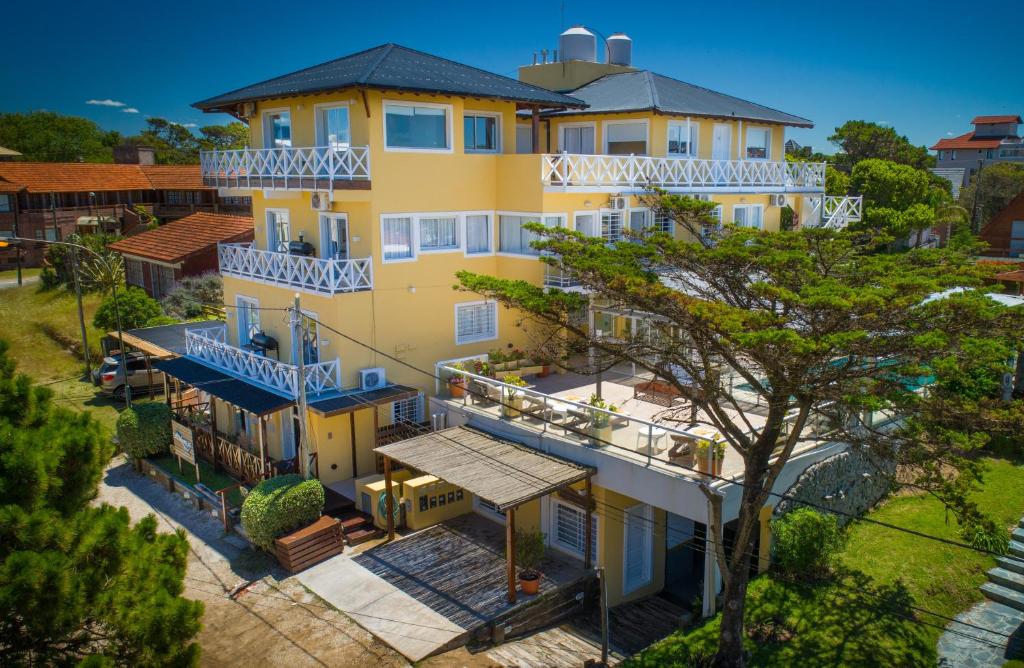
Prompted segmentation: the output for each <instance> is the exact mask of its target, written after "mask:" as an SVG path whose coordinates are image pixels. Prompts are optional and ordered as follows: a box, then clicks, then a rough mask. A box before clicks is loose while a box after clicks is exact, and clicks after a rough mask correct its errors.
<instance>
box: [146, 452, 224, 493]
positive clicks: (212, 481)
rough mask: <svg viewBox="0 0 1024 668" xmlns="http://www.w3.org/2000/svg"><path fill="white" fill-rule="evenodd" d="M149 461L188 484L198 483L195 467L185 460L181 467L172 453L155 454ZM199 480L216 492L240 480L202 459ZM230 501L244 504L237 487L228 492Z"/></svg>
mask: <svg viewBox="0 0 1024 668" xmlns="http://www.w3.org/2000/svg"><path fill="white" fill-rule="evenodd" d="M149 461H151V462H152V463H154V464H156V465H157V466H159V467H160V468H162V469H163V470H164V471H166V472H167V473H169V474H171V475H172V476H174V477H175V478H178V479H179V480H181V481H182V482H184V483H186V484H188V485H195V484H196V469H195V467H194V466H192V465H191V464H189V463H188V462H185V461H183V462H182V463H181V468H180V469H179V468H178V458H177V457H175V456H174V455H172V454H170V453H164V454H161V455H155V456H153V457H150V458H149ZM199 482H201V483H203V485H205V486H206V487H209V488H210V489H212V490H213V491H215V492H216V491H217V490H219V489H224V488H225V487H228V486H230V485H234V484H236V483H237V482H238V481H237V480H235V479H233V478H232V477H231V476H229V475H228V474H226V473H219V472H217V471H214V470H213V466H211V465H210V464H208V463H207V462H205V461H203V460H201V459H200V460H199ZM228 503H229V504H231V505H233V506H240V505H242V495H241V493H240V492H239V491H238V489H237V488H236V489H234V490H232V491H231V492H230V493H228Z"/></svg>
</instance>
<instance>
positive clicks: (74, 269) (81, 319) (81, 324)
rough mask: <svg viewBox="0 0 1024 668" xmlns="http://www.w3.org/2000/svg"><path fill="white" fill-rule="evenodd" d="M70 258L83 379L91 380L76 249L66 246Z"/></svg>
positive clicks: (126, 382)
mask: <svg viewBox="0 0 1024 668" xmlns="http://www.w3.org/2000/svg"><path fill="white" fill-rule="evenodd" d="M68 250H69V251H70V254H69V255H70V257H71V276H72V277H73V279H74V282H75V299H77V300H78V325H79V327H80V328H81V330H82V357H84V358H85V377H86V379H87V380H88V379H91V377H92V367H91V365H90V363H89V338H88V337H87V336H86V330H85V310H84V309H83V308H82V281H81V280H80V279H79V276H78V249H77V248H75V247H74V246H68ZM127 387H128V372H127V369H126V370H125V388H126V389H125V391H127Z"/></svg>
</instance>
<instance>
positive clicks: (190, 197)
mask: <svg viewBox="0 0 1024 668" xmlns="http://www.w3.org/2000/svg"><path fill="white" fill-rule="evenodd" d="M167 203H168V204H177V205H184V204H195V203H196V193H195V192H193V191H191V190H168V191H167Z"/></svg>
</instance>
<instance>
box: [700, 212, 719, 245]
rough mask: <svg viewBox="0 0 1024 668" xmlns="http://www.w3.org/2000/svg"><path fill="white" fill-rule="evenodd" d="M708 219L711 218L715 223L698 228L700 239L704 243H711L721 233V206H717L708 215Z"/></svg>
mask: <svg viewBox="0 0 1024 668" xmlns="http://www.w3.org/2000/svg"><path fill="white" fill-rule="evenodd" d="M708 216H709V217H711V218H713V219H714V220H715V222H714V223H713V224H710V225H708V224H703V225H701V228H700V238H701V240H703V241H704V242H705V243H713V242H714V239H715V237H716V236H718V234H719V233H720V232H721V231H722V205H721V204H719V205H718V206H716V207H715V208H714V209H712V211H711V212H710V213H709V214H708Z"/></svg>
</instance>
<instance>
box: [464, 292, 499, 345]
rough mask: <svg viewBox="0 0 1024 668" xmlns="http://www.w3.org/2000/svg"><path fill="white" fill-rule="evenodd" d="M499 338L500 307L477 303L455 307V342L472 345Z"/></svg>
mask: <svg viewBox="0 0 1024 668" xmlns="http://www.w3.org/2000/svg"><path fill="white" fill-rule="evenodd" d="M496 338H498V305H497V304H496V303H495V302H475V303H471V304H457V305H456V306H455V342H456V343H458V344H461V343H472V342H474V341H487V340H489V339H496Z"/></svg>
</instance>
